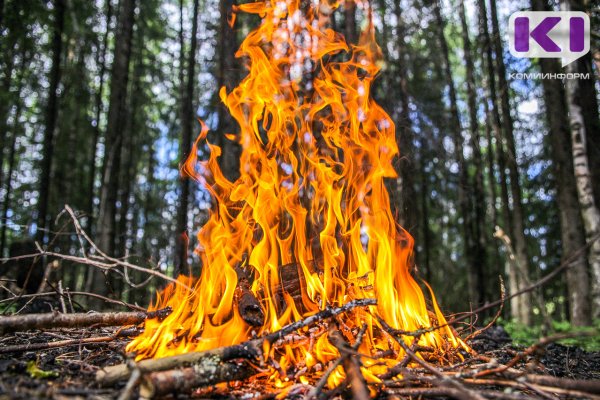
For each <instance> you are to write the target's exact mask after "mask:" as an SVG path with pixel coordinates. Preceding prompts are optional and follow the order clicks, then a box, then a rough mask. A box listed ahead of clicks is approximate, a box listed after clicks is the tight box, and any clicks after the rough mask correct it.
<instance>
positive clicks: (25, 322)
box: [0, 308, 171, 335]
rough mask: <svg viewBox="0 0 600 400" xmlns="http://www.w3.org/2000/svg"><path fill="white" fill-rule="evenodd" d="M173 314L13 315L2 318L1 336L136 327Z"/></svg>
mask: <svg viewBox="0 0 600 400" xmlns="http://www.w3.org/2000/svg"><path fill="white" fill-rule="evenodd" d="M170 313H171V309H170V308H165V309H162V310H157V311H152V312H141V311H134V312H116V313H89V314H61V313H58V312H52V313H46V314H28V315H11V316H8V317H0V335H4V334H6V333H10V332H19V331H27V330H31V329H50V328H81V327H87V326H92V325H98V326H119V325H135V324H139V323H141V322H144V320H146V319H147V318H164V317H166V316H167V315H169V314H170Z"/></svg>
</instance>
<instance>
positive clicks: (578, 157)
mask: <svg viewBox="0 0 600 400" xmlns="http://www.w3.org/2000/svg"><path fill="white" fill-rule="evenodd" d="M561 9H562V10H564V11H570V10H571V4H570V2H568V1H565V0H563V1H561ZM566 70H567V72H569V73H576V72H578V68H577V63H575V62H573V63H571V64H569V65H567V67H566ZM565 89H566V100H567V106H568V108H569V124H570V129H571V143H572V146H573V147H572V150H573V167H574V169H575V179H576V181H577V197H578V199H579V206H580V209H581V217H582V219H583V227H584V229H585V234H586V236H587V240H588V244H589V245H590V248H589V252H588V262H589V265H590V272H591V282H592V287H591V289H592V316H593V317H594V318H599V317H600V238H599V237H598V236H599V235H600V210H599V209H598V207H597V205H596V203H595V199H594V185H597V184H599V183H598V182H594V181H593V180H592V173H591V170H590V167H589V163H588V153H587V143H586V141H587V135H588V132H586V124H585V119H584V114H583V113H584V110H583V107H582V105H581V102H582V101H583V100H582V97H581V96H582V93H581V92H582V88H581V82H580V81H579V79H567V80H566V81H565ZM589 133H590V134H593V132H589ZM596 134H597V132H596Z"/></svg>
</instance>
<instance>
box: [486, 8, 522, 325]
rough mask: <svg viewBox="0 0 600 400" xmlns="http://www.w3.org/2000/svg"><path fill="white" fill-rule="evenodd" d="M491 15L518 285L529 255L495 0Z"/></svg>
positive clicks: (520, 286)
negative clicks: (505, 148)
mask: <svg viewBox="0 0 600 400" xmlns="http://www.w3.org/2000/svg"><path fill="white" fill-rule="evenodd" d="M490 7H491V8H490V14H491V21H492V38H493V40H492V44H493V49H494V55H495V61H496V63H495V65H496V72H497V76H498V86H499V88H500V108H501V111H502V130H503V134H504V139H505V140H506V145H507V155H508V157H507V159H506V161H507V166H508V171H509V177H510V191H511V195H512V213H511V218H512V238H513V244H514V250H515V253H516V258H517V259H516V260H515V261H516V268H517V273H518V274H519V277H518V278H519V282H520V284H519V288H520V289H521V288H523V287H525V286H526V285H527V284H528V282H529V271H530V265H529V256H528V255H527V239H526V237H525V226H524V221H525V216H524V213H523V201H522V199H521V197H522V196H521V184H520V173H519V167H518V164H517V154H516V145H515V137H514V131H513V119H512V116H511V112H510V99H509V93H510V86H509V84H508V82H507V81H506V66H505V65H504V54H503V51H502V40H501V37H500V28H499V25H498V12H497V9H496V0H491V1H490ZM527 297H530V296H523V302H522V303H521V304H522V306H521V307H520V310H519V312H520V317H519V319H520V321H521V322H522V323H523V324H525V325H530V324H531V309H530V308H531V307H530V304H531V303H530V302H529V301H528V300H527Z"/></svg>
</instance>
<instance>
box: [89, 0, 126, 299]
mask: <svg viewBox="0 0 600 400" xmlns="http://www.w3.org/2000/svg"><path fill="white" fill-rule="evenodd" d="M134 18H135V0H122V1H121V5H120V10H119V19H118V26H117V35H116V37H115V53H114V61H113V67H112V73H111V82H110V100H109V106H108V122H107V127H106V134H105V146H104V149H105V154H104V168H103V174H102V176H103V178H102V187H101V192H100V212H99V214H98V222H97V225H98V226H97V232H98V241H97V245H98V247H99V248H100V250H102V251H104V252H105V253H107V254H109V255H114V254H115V214H116V200H117V191H118V187H119V168H120V162H121V159H120V158H121V144H122V142H123V128H124V121H125V116H126V114H127V110H126V97H127V86H128V81H129V64H130V59H131V42H132V36H133V24H134ZM92 279H93V284H92V287H93V291H94V292H95V293H99V294H105V293H106V292H107V286H106V284H105V282H104V277H103V276H102V273H98V271H97V270H96V272H95V273H94V274H93V278H92Z"/></svg>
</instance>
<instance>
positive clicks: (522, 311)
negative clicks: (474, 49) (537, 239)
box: [477, 0, 531, 324]
mask: <svg viewBox="0 0 600 400" xmlns="http://www.w3.org/2000/svg"><path fill="white" fill-rule="evenodd" d="M477 4H478V9H479V25H480V35H481V37H482V39H481V40H482V45H483V53H484V65H485V68H486V75H487V83H488V91H489V106H488V107H489V111H490V114H491V122H492V124H491V125H492V131H493V133H494V137H495V139H496V151H495V153H496V162H497V164H498V171H499V172H500V195H501V199H502V216H503V220H504V224H505V225H506V228H507V232H511V234H512V232H513V231H514V230H515V229H514V226H513V225H514V221H513V219H512V218H511V213H510V201H509V194H508V186H507V185H508V184H507V181H508V179H507V176H506V157H505V151H504V143H503V137H502V132H501V129H502V126H503V125H502V120H501V117H500V111H499V108H500V106H499V105H498V103H500V101H499V99H498V95H497V91H496V71H495V68H494V56H493V54H492V51H493V48H492V40H491V37H490V32H489V28H488V13H487V6H486V2H485V0H477ZM502 65H504V64H502ZM504 81H506V79H504ZM500 87H502V86H501V84H500ZM506 272H507V276H508V282H509V292H510V293H515V292H517V291H518V290H519V289H520V288H522V287H524V286H525V283H524V282H522V278H523V277H522V274H520V273H519V271H518V270H517V268H514V266H513V265H512V263H510V262H507V263H506ZM530 297H531V296H530V295H529V294H527V295H522V296H516V297H513V298H512V299H511V302H510V312H511V317H512V318H513V319H515V320H517V321H519V322H521V323H524V324H529V323H530V318H529V311H530V310H529V306H530V304H531V302H530Z"/></svg>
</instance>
